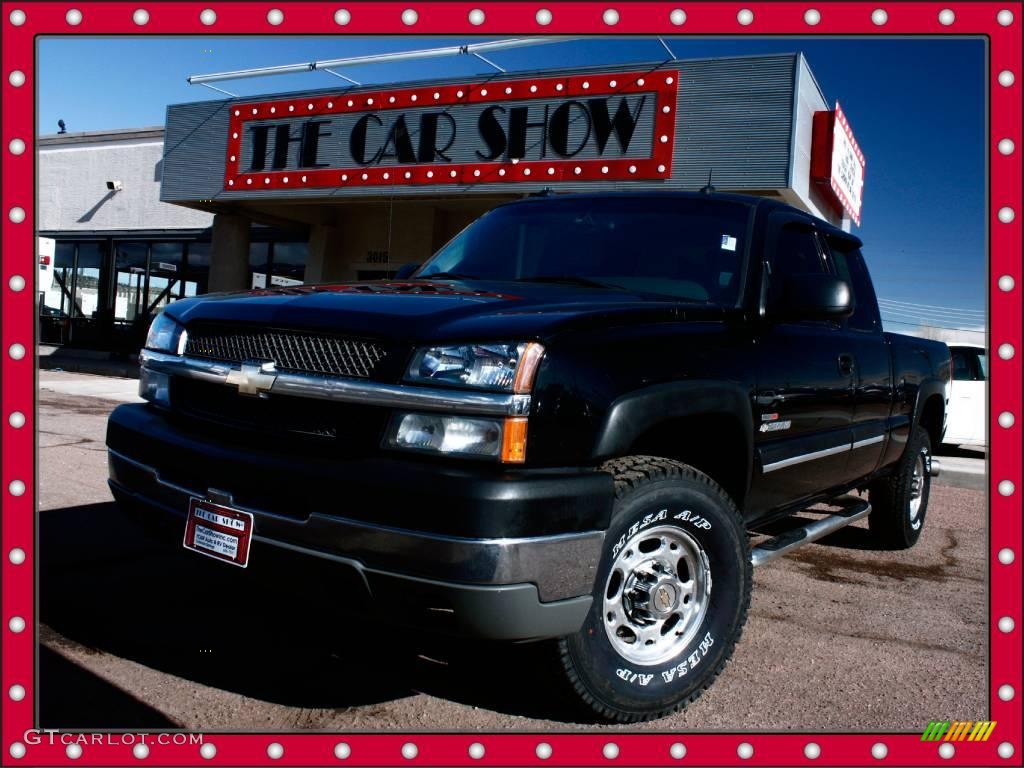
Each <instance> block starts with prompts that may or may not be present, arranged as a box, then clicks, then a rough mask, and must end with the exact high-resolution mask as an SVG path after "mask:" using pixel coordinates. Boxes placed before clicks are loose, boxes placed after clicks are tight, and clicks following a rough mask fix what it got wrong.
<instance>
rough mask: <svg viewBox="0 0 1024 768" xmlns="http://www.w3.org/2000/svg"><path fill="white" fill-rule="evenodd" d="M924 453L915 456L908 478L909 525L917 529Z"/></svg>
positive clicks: (922, 481) (922, 488) (922, 493)
mask: <svg viewBox="0 0 1024 768" xmlns="http://www.w3.org/2000/svg"><path fill="white" fill-rule="evenodd" d="M925 459H926V456H925V452H924V451H921V453H919V454H917V461H915V462H914V474H913V475H912V476H911V478H910V503H909V504H908V505H907V510H908V513H909V514H910V525H911V526H912V527H913V528H915V529H917V528H918V527H919V526H920V525H921V519H920V518H921V502H922V501H923V499H924V484H925V476H926V469H925Z"/></svg>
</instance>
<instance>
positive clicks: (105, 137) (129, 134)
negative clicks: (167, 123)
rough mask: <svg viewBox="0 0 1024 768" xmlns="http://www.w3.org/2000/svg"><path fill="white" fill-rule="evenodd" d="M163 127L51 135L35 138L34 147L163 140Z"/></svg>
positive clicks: (111, 129)
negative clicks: (133, 140)
mask: <svg viewBox="0 0 1024 768" xmlns="http://www.w3.org/2000/svg"><path fill="white" fill-rule="evenodd" d="M163 137H164V127H163V126H162V125H153V126H148V127H145V128H110V129H107V130H103V131H78V132H75V133H51V134H47V135H45V136H38V137H36V146H40V147H47V146H53V145H55V144H95V143H97V142H103V141H125V140H129V141H130V140H132V139H161V140H162V139H163Z"/></svg>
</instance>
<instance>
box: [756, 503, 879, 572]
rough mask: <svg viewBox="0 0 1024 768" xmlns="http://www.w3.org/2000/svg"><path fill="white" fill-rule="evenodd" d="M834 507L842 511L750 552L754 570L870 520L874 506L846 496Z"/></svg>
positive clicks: (772, 540)
mask: <svg viewBox="0 0 1024 768" xmlns="http://www.w3.org/2000/svg"><path fill="white" fill-rule="evenodd" d="M832 504H835V505H840V506H842V507H843V509H842V510H840V511H838V512H835V513H834V514H831V515H829V516H828V517H825V518H822V519H821V520H815V521H814V522H811V523H808V524H807V525H803V526H800V527H799V528H793V529H792V530H789V531H786V532H785V533H780V534H779V535H778V536H775V537H773V538H770V539H768V540H767V541H764V542H762V543H761V544H759V545H758V546H756V547H755V548H754V549H753V550H752V551H751V553H750V562H751V564H752V565H754V566H755V567H756V566H758V565H764V564H765V563H767V562H768V561H770V560H774V559H775V558H776V557H781V556H782V555H785V554H788V553H790V552H792V551H793V550H794V549H796V548H797V547H802V546H803V545H804V544H810V543H811V542H812V541H817V540H818V539H820V538H822V537H823V536H828V535H829V534H830V533H835V532H836V531H838V530H839V529H840V528H845V527H846V526H848V525H850V524H851V523H855V522H857V521H858V520H861V519H863V518H865V517H867V516H868V514H869V513H870V512H871V505H870V504H868V502H866V501H864V500H863V499H859V498H857V497H856V496H844V497H842V498H840V499H836V500H835V501H833V502H832Z"/></svg>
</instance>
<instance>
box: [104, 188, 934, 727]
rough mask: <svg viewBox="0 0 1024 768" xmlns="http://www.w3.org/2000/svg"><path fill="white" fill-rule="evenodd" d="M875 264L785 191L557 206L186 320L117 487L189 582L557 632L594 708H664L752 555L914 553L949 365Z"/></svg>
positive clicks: (209, 303)
mask: <svg viewBox="0 0 1024 768" xmlns="http://www.w3.org/2000/svg"><path fill="white" fill-rule="evenodd" d="M861 245H862V244H861V241H860V240H859V239H858V238H856V237H855V236H853V235H851V234H849V233H847V232H843V231H841V230H840V229H837V228H835V227H833V226H831V225H829V224H827V223H825V222H823V221H821V220H819V219H816V218H814V217H812V216H810V215H808V214H806V213H803V212H801V211H799V210H796V209H794V208H791V207H789V206H786V205H784V204H782V203H780V202H777V201H772V200H769V199H765V198H754V197H744V196H737V195H725V194H718V193H714V192H713V191H705V192H703V193H663V192H651V193H601V194H586V195H564V196H563V195H538V196H534V197H530V198H525V199H523V200H519V201H516V202H513V203H509V204H506V205H502V206H499V207H497V208H495V209H494V210H492V211H491V212H489V213H487V214H486V215H484V216H482V217H481V218H479V219H478V220H477V221H476V222H474V223H473V224H471V225H470V226H469V227H467V228H466V229H465V230H463V231H462V232H461V233H460V234H459V235H457V236H456V237H455V238H454V239H452V240H451V241H450V242H449V243H448V244H447V245H445V246H444V247H443V248H441V250H440V251H438V252H437V253H436V254H435V255H434V256H433V257H432V258H431V259H430V260H429V261H427V262H426V263H425V264H423V265H422V266H420V267H418V268H416V271H413V272H411V273H409V274H408V276H407V277H401V276H397V275H396V277H395V279H392V280H389V281H377V282H356V283H344V284H323V285H296V286H288V287H280V288H272V289H268V290H258V291H252V292H248V293H239V294H220V295H207V296H204V297H199V298H194V299H187V300H184V301H178V302H176V303H174V304H172V305H170V306H168V307H167V308H166V310H165V311H164V312H163V313H162V314H160V315H159V316H157V317H156V319H155V320H154V321H153V323H152V326H151V329H150V331H149V336H148V338H147V341H146V346H145V349H144V350H143V352H142V354H141V365H142V369H141V381H140V392H141V395H142V397H143V398H144V399H145V400H146V401H148V402H146V403H140V404H129V405H122V406H120V407H118V408H117V409H116V410H114V411H113V413H112V415H111V417H110V421H109V425H108V431H107V446H108V448H109V467H110V488H111V490H112V492H113V494H114V496H115V497H116V499H117V500H118V502H120V504H121V506H122V507H123V508H125V509H127V510H131V511H132V512H133V513H134V514H136V515H141V516H142V517H144V518H146V519H157V518H163V519H166V520H169V521H172V522H171V524H170V530H172V531H174V533H173V534H172V535H173V537H174V539H175V540H177V541H182V543H183V545H184V547H185V548H186V549H188V550H192V551H193V552H194V553H195V555H196V565H197V567H198V566H199V563H200V559H199V558H198V555H205V556H207V557H209V558H213V559H216V560H219V561H221V562H222V563H223V565H222V566H217V565H207V566H204V567H212V568H227V569H230V568H240V567H245V566H248V565H251V564H255V563H258V562H260V561H261V559H264V558H266V559H267V560H268V562H269V561H270V559H271V557H272V556H275V557H276V556H286V557H287V559H286V560H285V562H286V563H287V566H280V567H281V568H284V567H287V569H288V571H289V573H291V574H296V573H297V574H300V575H301V574H305V573H307V572H308V573H309V574H310V576H308V577H307V583H308V585H309V586H308V588H309V589H313V590H322V591H323V593H324V601H325V605H326V606H329V609H330V610H337V611H342V612H344V611H347V610H348V606H349V605H352V604H354V603H355V597H359V598H360V601H361V603H363V604H368V605H369V606H370V610H377V611H379V612H380V613H381V614H382V615H383V616H384V618H385V620H387V621H393V622H396V623H398V624H401V625H404V626H405V627H406V628H409V627H412V628H414V631H415V630H416V629H419V630H422V631H423V632H425V633H431V634H430V636H431V637H438V634H437V633H438V632H440V633H441V635H440V636H444V634H443V633H446V632H447V633H456V634H462V635H469V636H472V637H477V638H487V639H491V640H493V639H499V640H508V641H546V642H547V643H548V645H549V647H550V648H551V650H552V651H553V653H552V655H551V656H550V657H549V658H551V659H552V661H553V663H554V664H555V665H556V666H557V668H558V670H559V674H560V676H561V679H562V682H564V686H563V687H564V690H566V691H568V692H569V693H570V694H571V699H572V700H573V701H575V702H576V703H577V704H580V705H584V706H583V708H584V709H585V710H586V709H587V708H589V710H588V711H590V712H591V715H592V716H596V717H598V718H600V719H606V720H609V721H617V722H632V721H638V720H644V719H652V718H657V717H661V716H664V715H666V714H669V713H671V712H674V711H676V710H678V709H680V708H682V707H683V706H685V705H686V704H687V703H689V702H691V701H692V700H693V699H694V698H696V697H697V695H698V694H699V693H700V692H701V691H703V690H704V689H705V688H707V687H708V686H709V685H710V684H711V682H712V681H713V680H714V678H715V677H716V676H717V675H718V674H719V673H720V672H721V671H722V669H723V667H724V666H725V664H726V661H727V660H728V659H729V657H730V655H731V654H732V652H733V649H734V647H735V644H736V642H737V640H738V639H739V637H740V632H741V630H742V628H743V625H744V621H745V619H746V615H747V609H748V605H749V601H750V592H751V571H752V569H753V568H754V567H755V566H757V565H760V564H761V563H763V562H766V561H768V560H770V559H772V558H773V557H775V556H777V555H780V554H783V553H785V552H787V551H789V550H790V549H792V548H793V547H796V546H800V545H803V544H806V543H808V542H810V541H813V540H815V539H818V538H820V537H822V536H824V535H826V534H828V533H831V532H832V531H835V530H837V529H839V528H841V527H842V526H845V525H849V524H851V523H854V522H856V521H858V520H862V519H864V518H867V530H866V531H865V534H866V535H870V537H871V538H872V539H873V540H874V541H875V542H876V543H877V545H878V547H879V548H882V549H886V548H888V549H898V548H906V547H910V546H912V545H913V544H914V543H915V542H916V541H917V539H918V537H919V536H920V535H921V531H922V527H923V525H924V521H925V515H926V513H927V509H928V494H929V485H930V478H931V477H932V476H933V473H935V472H936V471H937V466H936V465H933V463H932V447H933V446H936V445H938V444H939V443H940V442H941V441H942V437H943V431H944V428H945V413H946V405H947V400H948V396H949V384H950V354H949V350H948V349H947V347H946V345H945V344H942V343H939V342H934V341H928V340H924V339H919V338H911V337H907V336H900V335H896V334H891V333H886V332H883V330H882V324H881V319H880V317H879V311H878V305H877V303H876V299H875V294H874V290H873V287H872V284H871V280H870V277H869V275H868V270H867V268H866V266H865V263H864V258H863V256H862V254H861ZM822 505H824V506H822ZM811 507H814V510H810V508H811ZM809 510H810V511H809ZM801 511H809V512H808V514H803V515H800V516H798V517H795V513H798V512H801ZM815 511H817V512H820V514H816V513H815ZM787 522H788V523H789V525H787ZM167 527H168V526H166V525H165V526H164V528H165V529H166V528H167ZM765 531H769V532H770V533H774V534H775V535H768V534H765ZM779 531H781V532H779ZM179 537H182V538H179ZM183 554H184V555H185V556H192V552H189V553H183ZM204 562H206V561H204ZM275 562H277V560H275ZM275 567H277V566H275ZM314 567H316V570H314ZM324 569H327V570H328V571H332V572H333V570H337V571H339V572H341V571H344V572H345V573H347V574H349V575H350V576H352V577H353V578H352V580H351V586H349V587H347V588H346V589H345V590H341V589H335V588H329V587H328V586H327V583H328V582H325V581H321V580H320V576H319V575H317V576H313V575H312V574H314V573H316V574H320V573H322V572H323V571H324ZM254 570H255V569H253V568H250V569H249V570H248V571H245V572H243V571H240V570H239V571H235V573H238V574H247V575H248V576H247V578H246V580H245V581H244V583H246V584H250V583H251V584H252V585H253V587H252V588H253V589H257V588H258V587H257V584H258V581H257V580H255V578H254V577H252V572H253V571H254ZM250 579H252V580H251V581H250Z"/></svg>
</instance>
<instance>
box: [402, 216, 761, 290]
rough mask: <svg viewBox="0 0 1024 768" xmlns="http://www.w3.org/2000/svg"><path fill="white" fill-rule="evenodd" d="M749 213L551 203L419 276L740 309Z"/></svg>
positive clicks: (491, 229) (476, 236)
mask: <svg viewBox="0 0 1024 768" xmlns="http://www.w3.org/2000/svg"><path fill="white" fill-rule="evenodd" d="M749 213H750V208H749V206H747V205H745V204H743V203H734V202H727V201H723V200H720V199H714V198H709V199H707V200H703V199H691V198H681V197H676V198H673V197H662V198H658V197H635V198H634V197H598V198H567V199H564V200H558V199H551V198H548V199H544V200H537V201H530V202H526V203H520V204H516V205H509V206H505V207H502V208H497V209H495V210H493V211H491V212H490V213H488V214H486V215H485V216H483V217H481V218H480V219H478V220H477V221H475V222H474V223H473V224H471V225H470V226H469V227H467V228H466V229H465V230H463V231H462V232H461V233H460V234H459V235H458V236H456V237H455V238H454V239H453V240H451V241H450V242H449V243H448V244H447V245H446V246H444V247H443V248H442V249H441V250H440V251H438V252H437V253H436V254H435V255H434V256H433V258H431V259H430V261H428V262H427V263H426V264H425V265H424V266H423V267H422V268H421V269H420V270H419V272H418V273H417V274H416V277H417V278H419V279H427V278H435V279H459V278H464V279H478V280H501V281H524V282H526V281H529V282H565V283H567V284H573V285H579V286H583V287H589V288H594V289H601V290H626V291H634V292H642V293H652V294H661V295H666V296H671V297H673V298H677V299H682V300H687V301H699V302H708V303H713V304H719V305H722V306H733V305H735V304H736V301H737V297H738V295H739V283H740V277H741V274H742V269H741V267H742V263H743V251H744V247H745V245H746V239H747V222H748V215H749Z"/></svg>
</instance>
